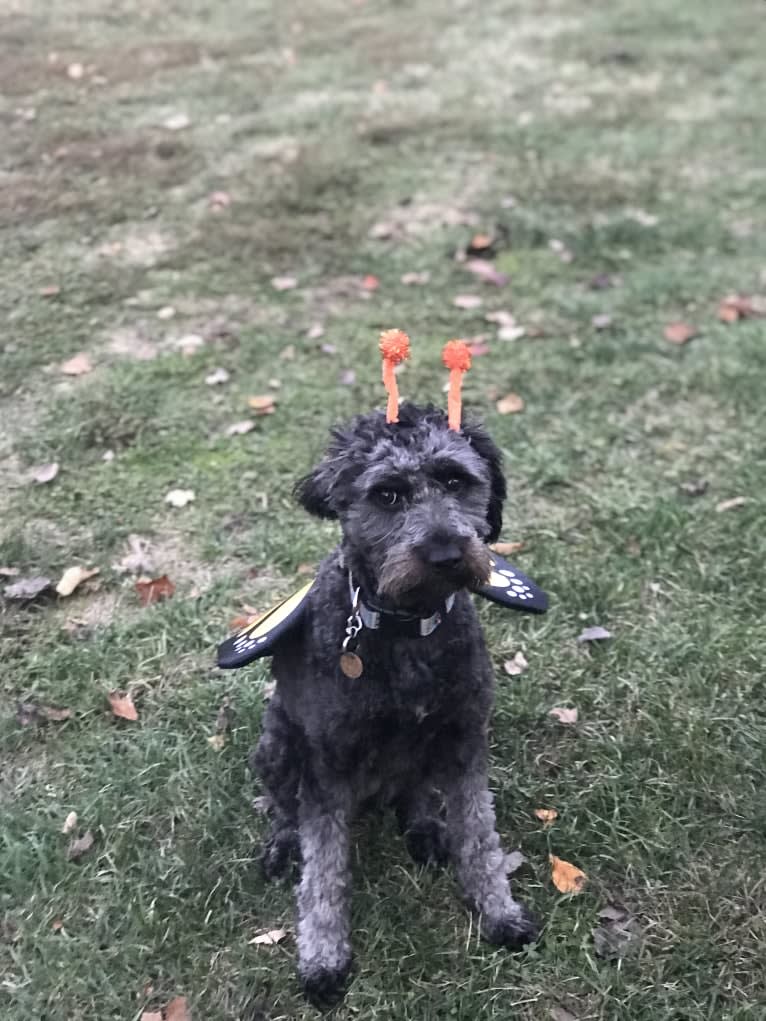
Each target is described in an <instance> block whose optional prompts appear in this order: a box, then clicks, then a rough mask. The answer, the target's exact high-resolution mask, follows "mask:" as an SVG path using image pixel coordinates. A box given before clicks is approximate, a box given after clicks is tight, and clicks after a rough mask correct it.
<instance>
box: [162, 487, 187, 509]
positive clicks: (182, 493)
mask: <svg viewBox="0 0 766 1021" xmlns="http://www.w3.org/2000/svg"><path fill="white" fill-rule="evenodd" d="M193 499H194V490H193V489H171V490H170V492H169V493H168V494H167V495H166V497H165V503H169V504H170V506H171V507H185V506H186V505H187V503H191V502H192V500H193Z"/></svg>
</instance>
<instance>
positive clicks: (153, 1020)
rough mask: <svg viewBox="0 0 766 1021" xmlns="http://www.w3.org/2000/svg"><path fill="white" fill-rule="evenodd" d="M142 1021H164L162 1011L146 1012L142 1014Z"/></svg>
mask: <svg viewBox="0 0 766 1021" xmlns="http://www.w3.org/2000/svg"><path fill="white" fill-rule="evenodd" d="M140 1021H162V1011H160V1010H145V1011H143V1013H142V1014H141V1018H140Z"/></svg>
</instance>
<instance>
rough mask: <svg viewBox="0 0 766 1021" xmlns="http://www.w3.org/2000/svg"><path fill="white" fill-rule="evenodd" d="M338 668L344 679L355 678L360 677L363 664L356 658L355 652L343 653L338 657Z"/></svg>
mask: <svg viewBox="0 0 766 1021" xmlns="http://www.w3.org/2000/svg"><path fill="white" fill-rule="evenodd" d="M340 668H341V670H342V671H343V673H344V674H345V675H346V677H353V678H354V679H356V678H357V677H361V676H362V671H363V670H364V663H362V661H361V659H360V658H359V657H358V656H357V654H356V653H355V652H344V653H342V654H341V657H340Z"/></svg>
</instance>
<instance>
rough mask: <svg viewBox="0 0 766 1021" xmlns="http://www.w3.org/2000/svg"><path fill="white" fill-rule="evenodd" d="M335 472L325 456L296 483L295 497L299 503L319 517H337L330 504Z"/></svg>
mask: <svg viewBox="0 0 766 1021" xmlns="http://www.w3.org/2000/svg"><path fill="white" fill-rule="evenodd" d="M332 479H333V473H332V471H331V470H330V466H329V464H328V462H327V458H323V459H322V460H321V461H320V462H319V464H318V465H317V466H316V468H314V469H313V470H312V471H310V472H309V473H308V475H304V476H303V478H302V479H299V480H298V482H297V483H296V484H295V490H294V493H295V498H296V500H297V501H298V503H299V504H300V505H301V506H302V507H303V508H305V510H307V511H308V512H309V514H314V515H315V516H316V517H318V518H337V516H338V514H337V512H336V511H335V510H334V509H333V508H332V507H331V506H330V494H331V486H332Z"/></svg>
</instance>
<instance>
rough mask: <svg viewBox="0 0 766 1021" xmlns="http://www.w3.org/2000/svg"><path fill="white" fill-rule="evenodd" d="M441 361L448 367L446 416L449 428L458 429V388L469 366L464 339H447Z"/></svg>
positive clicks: (459, 414)
mask: <svg viewBox="0 0 766 1021" xmlns="http://www.w3.org/2000/svg"><path fill="white" fill-rule="evenodd" d="M442 361H443V362H444V364H445V365H446V366H447V368H448V369H449V394H448V395H447V418H448V420H449V427H450V429H454V430H455V432H459V431H460V420H461V418H462V402H461V399H460V388H461V386H462V383H463V373H464V372H467V371H468V369H470V368H471V352H470V350H469V348H468V345H467V344H466V342H465V341H464V340H448V341H447V343H446V344H445V345H444V350H443V351H442Z"/></svg>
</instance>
